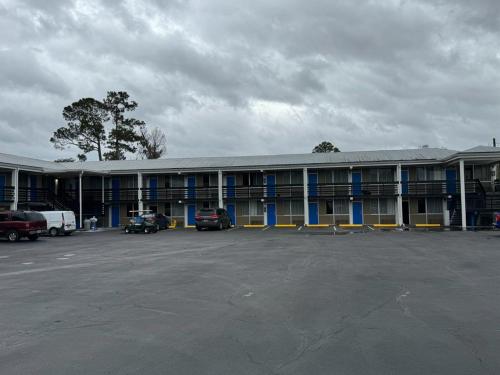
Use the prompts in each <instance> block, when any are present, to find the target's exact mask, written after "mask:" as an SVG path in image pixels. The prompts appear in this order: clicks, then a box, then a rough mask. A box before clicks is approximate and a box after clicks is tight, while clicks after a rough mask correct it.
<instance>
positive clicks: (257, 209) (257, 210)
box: [250, 201, 264, 216]
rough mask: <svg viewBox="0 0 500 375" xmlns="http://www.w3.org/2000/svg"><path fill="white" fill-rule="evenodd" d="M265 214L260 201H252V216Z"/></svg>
mask: <svg viewBox="0 0 500 375" xmlns="http://www.w3.org/2000/svg"><path fill="white" fill-rule="evenodd" d="M260 215H264V206H263V205H262V202H260V201H250V216H260Z"/></svg>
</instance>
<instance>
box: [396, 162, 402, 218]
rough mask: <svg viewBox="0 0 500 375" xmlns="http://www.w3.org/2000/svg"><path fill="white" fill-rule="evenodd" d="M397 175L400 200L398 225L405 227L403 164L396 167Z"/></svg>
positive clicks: (398, 201)
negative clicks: (402, 182) (402, 181)
mask: <svg viewBox="0 0 500 375" xmlns="http://www.w3.org/2000/svg"><path fill="white" fill-rule="evenodd" d="M396 174H397V177H396V178H397V181H398V198H397V203H398V209H397V214H398V217H397V224H398V225H403V196H402V193H403V186H402V184H401V180H402V178H401V164H398V165H397V167H396Z"/></svg>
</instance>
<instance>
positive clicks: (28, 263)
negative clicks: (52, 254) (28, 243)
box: [21, 262, 33, 266]
mask: <svg viewBox="0 0 500 375" xmlns="http://www.w3.org/2000/svg"><path fill="white" fill-rule="evenodd" d="M21 264H24V265H25V266H28V265H30V264H33V262H24V263H21Z"/></svg>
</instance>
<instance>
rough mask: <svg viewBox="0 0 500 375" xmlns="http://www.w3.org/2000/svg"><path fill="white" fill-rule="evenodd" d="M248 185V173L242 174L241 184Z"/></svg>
mask: <svg viewBox="0 0 500 375" xmlns="http://www.w3.org/2000/svg"><path fill="white" fill-rule="evenodd" d="M249 185H250V174H248V173H245V174H244V175H243V186H249Z"/></svg>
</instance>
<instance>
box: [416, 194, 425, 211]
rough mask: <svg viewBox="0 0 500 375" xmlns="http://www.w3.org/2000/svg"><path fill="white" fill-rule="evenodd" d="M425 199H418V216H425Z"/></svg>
mask: <svg viewBox="0 0 500 375" xmlns="http://www.w3.org/2000/svg"><path fill="white" fill-rule="evenodd" d="M425 212H426V210H425V198H420V199H419V200H418V201H417V213H419V214H425Z"/></svg>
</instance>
